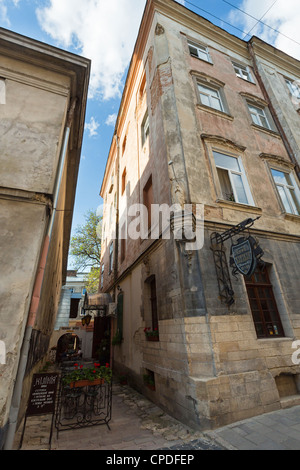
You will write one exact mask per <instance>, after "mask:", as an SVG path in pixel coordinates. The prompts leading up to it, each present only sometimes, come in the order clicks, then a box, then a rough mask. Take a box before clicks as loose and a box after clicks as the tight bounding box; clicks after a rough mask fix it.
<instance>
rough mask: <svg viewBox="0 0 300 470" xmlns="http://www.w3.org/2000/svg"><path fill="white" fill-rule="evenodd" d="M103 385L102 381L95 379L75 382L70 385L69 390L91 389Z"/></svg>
mask: <svg viewBox="0 0 300 470" xmlns="http://www.w3.org/2000/svg"><path fill="white" fill-rule="evenodd" d="M102 384H104V379H95V380H77V382H72V383H70V387H71V388H80V387H93V386H95V385H102Z"/></svg>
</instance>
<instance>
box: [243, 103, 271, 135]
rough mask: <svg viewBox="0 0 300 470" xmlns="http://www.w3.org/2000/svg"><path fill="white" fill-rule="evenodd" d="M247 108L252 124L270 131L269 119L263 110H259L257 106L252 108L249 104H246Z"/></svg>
mask: <svg viewBox="0 0 300 470" xmlns="http://www.w3.org/2000/svg"><path fill="white" fill-rule="evenodd" d="M248 108H249V111H250V114H251V117H252V121H253V123H254V124H256V125H257V126H260V127H264V128H265V129H271V125H270V122H269V119H268V117H267V115H266V112H265V110H264V109H263V108H260V107H258V106H253V105H252V104H250V103H248Z"/></svg>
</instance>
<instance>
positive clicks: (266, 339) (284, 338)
mask: <svg viewBox="0 0 300 470" xmlns="http://www.w3.org/2000/svg"><path fill="white" fill-rule="evenodd" d="M256 339H257V341H259V342H262V341H270V340H271V341H274V340H275V341H294V338H291V337H288V336H274V337H272V336H270V337H269V338H256Z"/></svg>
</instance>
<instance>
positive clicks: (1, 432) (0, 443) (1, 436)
mask: <svg viewBox="0 0 300 470" xmlns="http://www.w3.org/2000/svg"><path fill="white" fill-rule="evenodd" d="M7 428H8V424H6V425H5V426H4V427H3V428H0V450H3V447H4V444H5V439H6V433H7Z"/></svg>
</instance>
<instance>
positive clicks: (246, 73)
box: [232, 62, 253, 83]
mask: <svg viewBox="0 0 300 470" xmlns="http://www.w3.org/2000/svg"><path fill="white" fill-rule="evenodd" d="M232 65H233V68H234V71H235V73H236V76H237V77H239V78H242V79H243V80H247V82H251V83H253V78H252V75H251V72H250V69H249V67H247V66H246V65H241V64H237V63H236V62H232Z"/></svg>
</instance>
